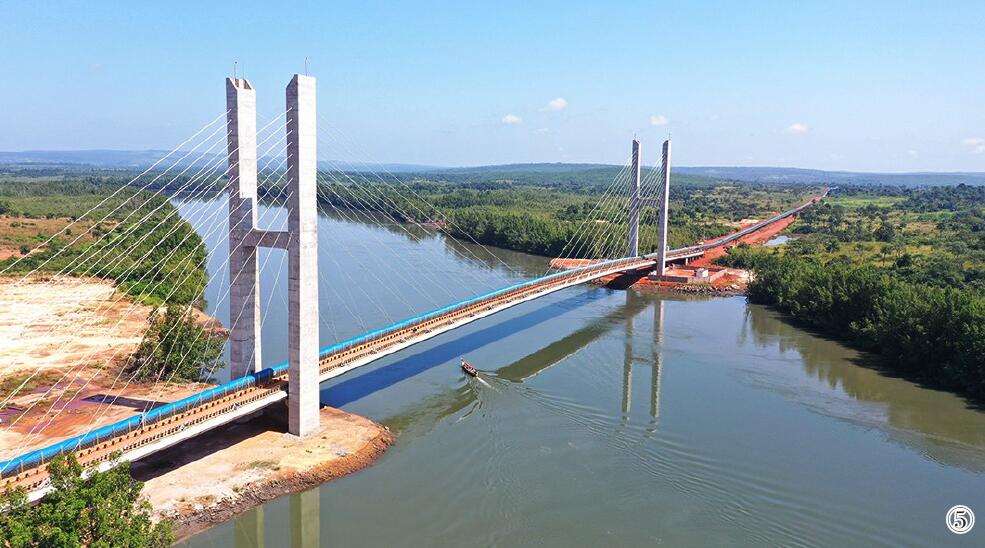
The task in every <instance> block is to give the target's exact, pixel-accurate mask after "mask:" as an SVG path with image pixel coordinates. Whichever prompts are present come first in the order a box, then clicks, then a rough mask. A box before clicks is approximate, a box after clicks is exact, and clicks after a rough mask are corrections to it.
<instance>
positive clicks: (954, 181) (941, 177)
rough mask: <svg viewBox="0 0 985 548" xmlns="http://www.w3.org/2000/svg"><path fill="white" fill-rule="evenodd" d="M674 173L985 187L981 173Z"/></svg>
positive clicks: (808, 181)
mask: <svg viewBox="0 0 985 548" xmlns="http://www.w3.org/2000/svg"><path fill="white" fill-rule="evenodd" d="M675 171H676V172H678V173H689V174H692V175H703V176H705V177H714V178H717V179H729V180H735V181H746V182H752V183H760V182H761V183H804V184H817V183H834V184H838V183H841V184H860V185H864V184H872V185H904V186H926V185H932V186H947V185H958V184H961V183H964V184H966V185H985V173H981V172H977V173H976V172H954V173H940V172H931V173H865V172H853V171H822V170H819V169H801V168H794V167H715V166H709V167H678V168H675Z"/></svg>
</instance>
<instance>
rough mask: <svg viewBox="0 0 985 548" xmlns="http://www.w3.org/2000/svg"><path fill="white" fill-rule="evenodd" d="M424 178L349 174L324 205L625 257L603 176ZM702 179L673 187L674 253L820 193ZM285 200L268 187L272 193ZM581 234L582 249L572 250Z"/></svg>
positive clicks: (646, 245) (650, 235)
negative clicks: (393, 180) (389, 181)
mask: <svg viewBox="0 0 985 548" xmlns="http://www.w3.org/2000/svg"><path fill="white" fill-rule="evenodd" d="M589 173H591V172H589ZM608 175H609V176H610V177H612V176H614V175H615V172H612V173H609V174H608ZM566 176H567V177H570V174H567V175H566ZM414 177H415V178H413V179H409V180H408V181H407V182H405V183H403V184H402V185H385V184H382V183H379V182H378V181H372V180H369V179H367V178H365V177H364V176H362V175H360V174H347V177H346V178H345V182H342V181H341V180H340V178H339V177H337V176H327V177H325V179H327V180H326V181H325V182H323V183H321V184H320V185H319V200H320V201H321V202H322V205H323V206H325V207H331V208H339V209H357V210H365V211H375V212H383V213H386V214H387V215H389V216H391V217H393V218H394V219H397V220H399V221H416V222H441V223H442V224H443V225H444V226H445V230H446V231H447V233H448V234H450V235H451V236H453V237H456V238H461V239H464V240H467V241H471V240H473V239H474V240H475V241H476V242H478V243H481V244H485V245H492V246H496V247H502V248H506V249H513V250H517V251H524V252H527V253H533V254H537V255H544V256H551V257H555V256H561V255H566V256H573V257H605V256H614V255H618V254H621V253H623V251H624V249H623V247H624V243H625V241H626V234H627V232H628V226H627V224H626V216H627V213H626V212H627V210H628V199H627V198H626V197H624V196H621V195H615V196H613V194H615V192H609V193H608V194H604V193H602V192H600V191H598V190H597V187H596V186H595V182H594V179H588V180H582V179H574V180H569V179H565V182H564V183H563V184H561V183H559V184H553V183H550V182H548V183H545V184H544V185H543V186H536V185H532V184H526V183H524V184H518V183H516V182H515V181H513V180H495V181H490V180H483V181H480V182H475V181H471V180H470V181H468V182H450V181H448V180H441V181H435V180H430V179H422V178H421V176H420V175H415V176H414ZM611 182H612V181H611V178H610V179H609V180H608V181H606V183H611ZM700 182H701V184H683V183H682V184H679V185H678V186H672V187H671V194H670V200H671V206H670V209H671V213H670V218H669V225H670V230H669V240H670V245H671V247H683V246H686V245H691V244H693V243H695V242H697V241H700V240H706V239H709V238H713V237H717V236H721V235H722V234H725V233H727V232H729V231H731V230H732V226H731V223H734V222H736V221H739V220H742V219H745V218H748V217H762V216H764V215H767V214H769V213H771V212H777V211H782V210H785V209H788V208H790V207H792V206H794V205H799V204H800V203H803V202H804V201H806V200H807V198H808V196H810V195H811V194H812V193H814V192H816V191H817V189H815V188H810V187H804V186H794V185H767V184H749V185H744V186H741V187H740V186H737V185H734V184H730V183H717V184H716V183H714V181H712V180H707V179H701V180H700ZM619 192H620V194H621V193H622V192H624V190H622V189H620V191H619ZM279 193H280V190H279V189H266V195H267V196H276V195H277V194H279ZM600 201H603V205H602V207H599V203H600ZM640 222H641V228H640V248H641V250H646V251H650V250H652V249H655V247H656V230H655V228H654V227H655V226H656V224H657V211H656V210H655V209H653V208H644V209H643V211H642V214H641V221H640ZM577 234H580V236H579V238H578V239H577V240H575V242H576V243H575V244H574V245H566V244H569V242H571V241H572V240H573V238H574V237H575V235H577Z"/></svg>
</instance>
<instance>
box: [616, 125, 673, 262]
mask: <svg viewBox="0 0 985 548" xmlns="http://www.w3.org/2000/svg"><path fill="white" fill-rule="evenodd" d="M640 158H641V155H640V142H639V141H637V140H636V139H633V164H632V165H633V167H632V174H631V177H632V180H631V181H630V183H629V246H628V249H627V250H626V256H627V257H637V256H639V254H640V208H641V207H642V206H644V205H657V207H659V208H660V219H659V222H658V225H657V268H656V272H657V274H659V275H661V276H662V275H664V273H665V272H666V270H667V210H668V207H669V205H670V139H667V140H666V141H664V147H663V166H662V167H663V170H662V173H661V181H660V187H659V189H658V195H657V198H656V200H653V199H648V198H642V197H640V170H641V164H642V162H641V160H640Z"/></svg>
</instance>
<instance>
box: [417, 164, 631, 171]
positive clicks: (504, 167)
mask: <svg viewBox="0 0 985 548" xmlns="http://www.w3.org/2000/svg"><path fill="white" fill-rule="evenodd" d="M613 167H618V166H613V165H611V164H563V163H560V162H555V163H541V164H499V165H493V166H475V167H446V168H437V169H433V170H429V171H434V172H442V173H571V172H574V171H590V170H593V169H610V168H613Z"/></svg>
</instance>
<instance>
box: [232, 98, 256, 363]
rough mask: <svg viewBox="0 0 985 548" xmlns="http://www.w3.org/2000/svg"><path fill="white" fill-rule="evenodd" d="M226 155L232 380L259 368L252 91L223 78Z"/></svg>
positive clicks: (254, 109) (253, 99) (254, 124)
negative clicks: (253, 238) (249, 238)
mask: <svg viewBox="0 0 985 548" xmlns="http://www.w3.org/2000/svg"><path fill="white" fill-rule="evenodd" d="M226 107H227V110H228V113H227V115H226V127H227V133H228V136H227V141H228V158H229V160H228V161H229V182H230V184H229V362H230V363H229V368H230V378H233V379H236V378H239V377H242V376H244V375H247V374H249V373H253V372H255V371H258V370H259V369H260V364H261V363H262V362H261V359H260V298H259V293H260V286H259V284H258V283H257V281H258V280H259V267H258V265H257V248H256V247H255V246H253V245H249V244H248V243H246V241H245V240H246V237H247V235H248V234H249V233H250V231H251V230H253V228H254V226H255V225H256V218H257V214H256V196H257V136H256V128H257V118H256V91H254V89H253V86H251V85H250V83H249V82H248V81H247V80H244V79H239V78H227V79H226Z"/></svg>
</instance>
